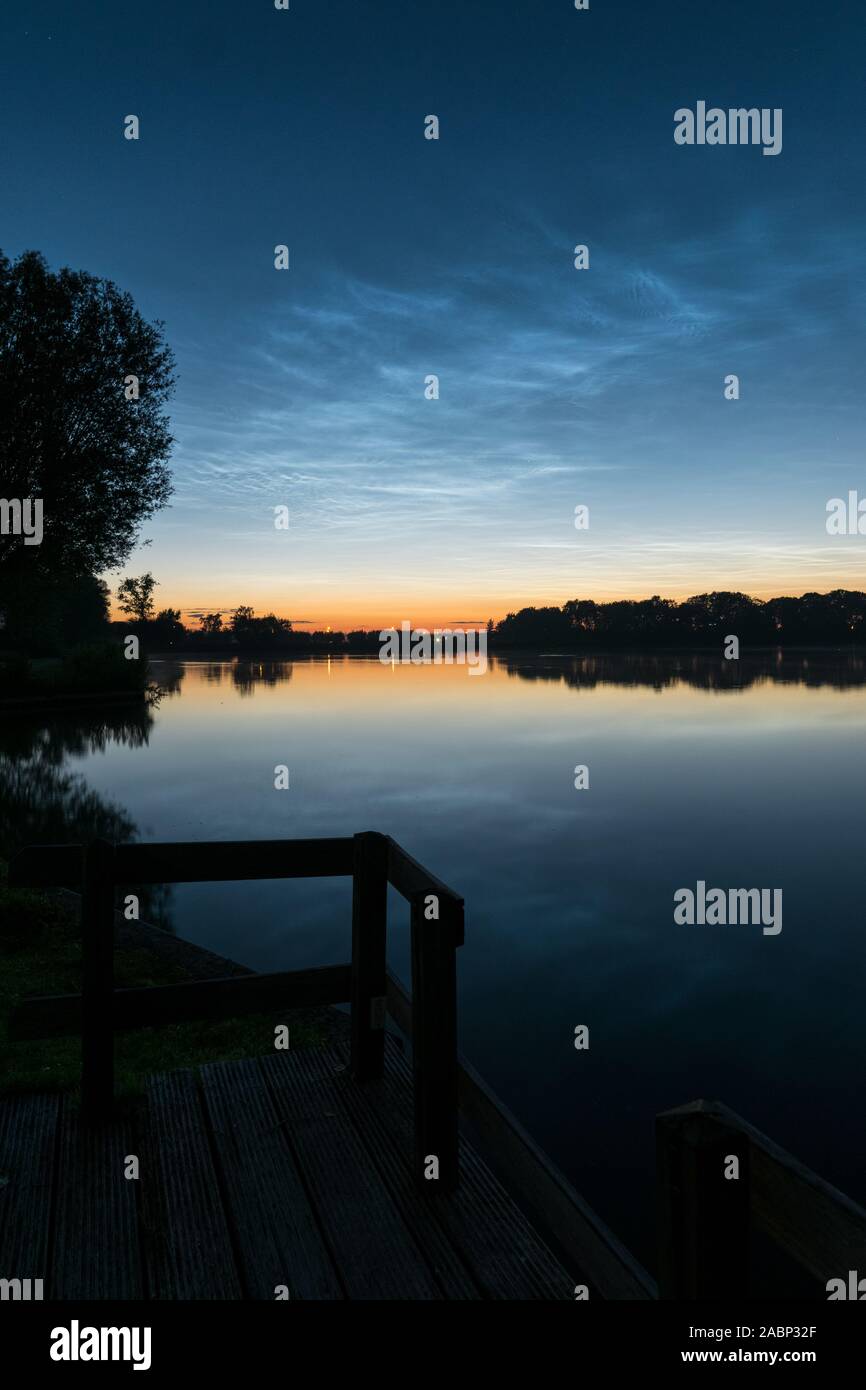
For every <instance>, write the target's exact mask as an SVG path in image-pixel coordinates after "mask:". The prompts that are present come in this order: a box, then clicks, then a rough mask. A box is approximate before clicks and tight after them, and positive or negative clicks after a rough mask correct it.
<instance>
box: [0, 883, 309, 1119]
mask: <svg viewBox="0 0 866 1390" xmlns="http://www.w3.org/2000/svg"><path fill="white" fill-rule="evenodd" d="M194 978H195V974H194V972H193V971H191V970H189V969H186V968H183V967H181V966H179V965H178V964H177V963H176V962H174V961H169V960H166V959H164V958H163V957H162V956H161V955H160V953H159V952H158V951H154V950H149V949H134V948H124V947H122V946H121V947H119V948H118V949H117V950H116V952H115V983H116V985H117V987H118V988H119V989H120V988H124V987H132V986H136V985H137V986H145V985H163V984H177V983H180V982H181V981H183V980H189V979H194ZM80 988H81V940H80V936H79V932H78V924H77V921H76V916H75V914H74V913H72V912H70V911H69V908H68V907H67V905H66V904H64V903H62V902H60V901H59V900H57V899H55V898H53V897H52V896H50V895H48V894H44V893H36V892H30V891H20V890H17V889H14V890H13V889H10V888H9V886H8V881H7V866H6V864H5V862H3V861H2V860H0V1093H5V1094H9V1093H12V1092H21V1091H44V1090H52V1091H56V1090H62V1091H67V1092H69V1093H71V1094H72V1095H73V1096H76V1097H77V1095H78V1090H79V1081H80V1076H81V1045H80V1040H79V1039H78V1038H57V1039H52V1040H50V1041H45V1042H25V1043H14V1044H13V1043H10V1042H9V1040H8V1029H9V1023H10V1020H11V1017H12V1014H13V1012H14V1010H15V1009H16V1007H17V1006H18V1004H19V1003H20V1002H21V1001H22V1000H23V999H25V998H26V997H27V996H28V995H33V994H76V993H78V992H79V990H80ZM330 1012H331V1011H325V1010H316V1009H310V1010H285V1011H283V1013H282V1014H280V1015H279V1016H275V1015H273V1014H255V1015H251V1016H249V1017H246V1018H241V1019H226V1020H224V1021H222V1022H220V1023H217V1024H214V1023H185V1024H174V1025H166V1026H165V1027H161V1028H143V1029H138V1030H136V1031H135V1032H130V1033H118V1034H116V1035H115V1087H116V1092H117V1094H118V1096H121V1097H123V1096H126V1097H133V1096H137V1095H139V1094H140V1093H141V1089H142V1081H143V1078H144V1077H145V1076H146V1075H147V1073H148V1072H153V1071H167V1070H170V1069H171V1068H173V1067H195V1066H199V1065H202V1064H203V1063H205V1062H213V1061H217V1060H234V1059H236V1058H241V1057H255V1056H261V1055H262V1054H265V1053H267V1052H269V1051H271V1049H272V1048H273V1045H274V1026H275V1024H276V1023H284V1024H287V1025H288V1027H289V1030H290V1041H291V1046H292V1047H302V1046H321V1045H322V1044H323V1043H324V1042H326V1041H327V1039H328V1034H329V1019H328V1014H329V1013H330Z"/></svg>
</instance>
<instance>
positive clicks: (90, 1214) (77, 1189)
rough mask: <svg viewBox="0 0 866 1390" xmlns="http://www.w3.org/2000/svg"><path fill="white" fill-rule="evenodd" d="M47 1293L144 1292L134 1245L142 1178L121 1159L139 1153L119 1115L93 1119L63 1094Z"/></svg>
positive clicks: (128, 1295)
mask: <svg viewBox="0 0 866 1390" xmlns="http://www.w3.org/2000/svg"><path fill="white" fill-rule="evenodd" d="M59 1136H60V1154H59V1159H60V1161H59V1167H58V1175H57V1193H56V1197H55V1206H56V1220H55V1237H54V1256H53V1259H52V1262H51V1263H52V1279H51V1297H52V1298H64V1299H78V1298H88V1299H90V1298H107V1299H110V1298H118V1299H129V1298H142V1297H143V1295H144V1281H143V1278H142V1255H141V1250H140V1248H139V1230H138V1203H137V1198H138V1188H139V1185H140V1179H138V1180H136V1179H128V1178H126V1177H124V1166H125V1165H124V1160H125V1159H126V1158H127V1156H128V1155H131V1154H135V1155H136V1156H138V1157H139V1158H140V1154H139V1152H138V1147H139V1146H138V1144H137V1141H136V1140H135V1139H133V1132H132V1128H131V1126H130V1125H129V1124H127V1123H125V1122H123V1121H113V1122H111V1123H109V1124H100V1125H99V1126H96V1127H94V1126H91V1125H87V1124H85V1123H84V1121H83V1120H82V1117H81V1114H80V1112H78V1111H76V1110H73V1108H72V1106H71V1105H70V1103H69V1101H64V1103H63V1106H62V1108H61V1111H60V1128H59Z"/></svg>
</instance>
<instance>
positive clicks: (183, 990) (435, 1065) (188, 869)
mask: <svg viewBox="0 0 866 1390" xmlns="http://www.w3.org/2000/svg"><path fill="white" fill-rule="evenodd" d="M342 876H347V877H351V878H352V880H353V893H352V960H351V963H350V964H349V965H345V966H334V967H328V968H324V969H322V970H306V971H289V972H281V973H279V974H273V975H268V974H250V975H244V976H237V977H232V978H231V979H230V980H206V981H196V982H192V983H190V984H188V985H182V986H178V985H175V986H170V985H165V986H157V987H155V988H151V989H146V990H135V991H129V992H126V1001H127V1003H128V1004H129V1005H130V1006H131V1008H132V1012H133V1016H134V1017H135V1018H136V1019H137V1022H136V1023H135V1024H134V1025H133V1026H137V1027H145V1026H147V1023H148V1016H149V1014H150V1013H151V1012H152V1013H153V1014H155V1015H156V1016H155V1017H153V1018H152V1022H154V1023H157V1022H160V1021H167V1019H168V1018H169V1017H170V1018H171V1019H172V1021H177V1020H178V1019H179V1017H180V1016H183V1015H185V1016H186V1017H213V1016H214V1010H215V1009H218V1007H219V1003H220V1001H225V1002H226V1006H227V1007H234V1008H236V1009H237V1010H238V1011H239V1012H250V1011H252V1010H253V1007H254V1001H259V1002H261V1001H262V1000H268V1001H270V1002H271V1003H272V1004H273V1003H275V1002H276V997H277V996H279V995H280V994H284V995H285V997H286V998H291V1000H292V1003H293V1004H294V1005H297V1004H300V1003H303V1002H308V1003H316V1004H323V1003H331V1004H338V1003H345V1002H346V999H345V998H344V997H342V996H343V995H345V993H346V991H347V987H348V995H349V1002H350V1003H351V1025H352V1048H351V1056H352V1061H351V1066H352V1073H353V1075H354V1076H355V1077H356V1078H357V1079H358V1080H359V1081H365V1080H369V1079H373V1078H375V1077H378V1076H381V1075H382V1071H383V1067H384V1025H385V1012H386V1010H387V988H386V968H387V967H386V932H387V889H388V884H389V883H391V885H392V886H393V887H394V888H395V889H396V890H397V891H398V892H399V893H401V894H402V895H403V897H405V898H406V899H407V900H408V901H409V903H410V904H411V908H412V952H411V954H412V991H413V1000H414V1002H415V1005H416V1008H415V1011H414V1014H413V1029H412V1054H413V1068H414V1073H415V1086H414V1091H415V1097H414V1099H415V1176H416V1180H417V1181H418V1183H419V1185H420V1186H421V1187H422V1189H423V1190H424V1191H427V1192H432V1191H448V1190H452V1189H453V1188H454V1187H455V1186H456V1184H457V1175H458V1139H457V990H456V960H455V951H456V948H457V947H458V946H460V945H462V944H463V939H464V934H463V906H464V905H463V899H462V898H461V897H459V896H458V894H456V893H454V892H453V891H452V890H451V889H450V888H448V887H447V885H446V884H444V883H442V881H441V880H440V879H438V878H436V876H435V875H434V874H431V873H430V872H429V871H428V870H427V869H425V868H424V867H423V865H421V864H419V863H418V861H417V860H416V859H413V858H412V856H411V855H410V854H407V853H406V851H405V850H404V849H403V848H402V847H401V846H400V845H398V844H397V842H396V841H395V840H393V839H392V838H391V837H390V836H387V835H382V834H380V833H379V832H378V831H364V832H362V833H360V834H357V835H354V836H342V837H335V838H329V839H308V840H234V841H212V840H211V841H190V842H178V841H169V842H163V843H155V844H139V843H134V844H121V845H112V844H109V843H108V842H107V841H105V840H94V841H93V842H91V843H90V844H89V845H87V846H84V845H29V846H27V847H25V848H24V849H22V850H21V851H20V852H19V853H18V854H17V855H16V856H15V858H14V859H13V861H12V863H11V865H10V870H9V880H10V884H11V885H12V886H15V887H24V886H38V887H62V886H69V885H70V884H72V883H77V884H79V885H81V887H82V956H83V967H84V968H83V984H82V991H81V995H80V996H76V995H71V996H64V997H62V998H58V999H56V1000H50V999H43V1000H39V1001H37V1000H34V1001H31V1016H30V1030H29V1032H28V1031H27V1030H26V1029H25V1030H24V1031H25V1033H26V1035H27V1036H29V1037H31V1038H32V1037H36V1036H43V1033H39V1032H37V1031H36V1030H37V1029H38V1028H39V1027H42V1028H43V1030H44V1029H46V1028H47V1029H48V1030H49V1031H53V1032H54V1035H57V1032H58V1031H61V1030H62V1031H69V1025H70V1023H73V1024H74V1023H76V1022H78V1021H79V1020H80V1027H81V1035H82V1097H83V1100H84V1103H85V1109H86V1111H87V1113H88V1114H90V1115H91V1116H93V1117H94V1118H98V1117H99V1116H101V1115H102V1114H104V1113H105V1112H106V1110H107V1109H108V1108H109V1107H110V1105H111V1102H112V1099H113V1089H114V1031H115V1028H117V1027H118V1024H119V1022H121V1021H122V1020H120V1018H119V1005H120V1003H121V1002H122V1000H121V999H119V998H118V996H119V995H122V994H123V993H124V992H122V991H115V989H114V973H113V969H114V967H113V952H114V913H115V907H114V893H115V889H116V888H117V886H118V885H120V884H126V885H138V884H142V885H144V884H153V883H195V882H208V881H210V882H226V881H232V880H236V881H244V880H254V879H268V878H323V877H342ZM331 991H336V992H338V993H339V994H340V996H341V997H336V998H335V997H331ZM314 996H315V997H314ZM34 1006H35V1007H34ZM24 1007H25V1008H26V1007H27V1006H26V1005H25V1006H24ZM52 1014H56V1016H57V1018H58V1020H59V1024H60V1027H59V1028H56V1027H55V1028H54V1029H52V1028H51V1018H52ZM160 1014H162V1015H163V1017H162V1019H161V1018H160ZM19 1036H21V1034H19ZM432 1157H435V1158H436V1160H437V1164H438V1175H437V1176H438V1181H437V1182H435V1183H431V1182H430V1181H428V1180H427V1179H428V1178H429V1177H430V1159H431V1158H432Z"/></svg>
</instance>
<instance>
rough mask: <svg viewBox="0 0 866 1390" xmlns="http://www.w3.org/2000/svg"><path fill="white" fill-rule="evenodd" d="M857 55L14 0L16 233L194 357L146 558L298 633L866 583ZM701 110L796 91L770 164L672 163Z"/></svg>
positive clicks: (762, 24) (602, 20)
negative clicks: (845, 525) (281, 524)
mask: <svg viewBox="0 0 866 1390" xmlns="http://www.w3.org/2000/svg"><path fill="white" fill-rule="evenodd" d="M12 8H13V7H10V9H12ZM864 39H866V24H864V21H863V17H862V11H861V9H860V8H859V7H858V6H857V5H856V4H854V3H850V4H839V5H834V6H832V7H823V6H819V5H815V4H808V3H803V2H802V0H797V2H796V3H789V4H784V3H781V0H762V2H761V3H759V4H758V3H755V0H752V3H741V2H740V0H733V2H732V3H727V4H725V5H720V4H710V3H703V2H702V0H693V3H692V4H691V5H689V6H685V7H684V6H675V5H670V4H662V3H658V0H654V3H646V4H638V3H636V0H628V2H626V3H615V0H591V8H590V10H589V12H578V11H576V10H575V9H574V7H573V3H571V0H531V2H530V0H526V3H518V0H502V3H496V0H472V2H471V3H469V0H463V3H455V0H443V2H442V3H431V4H428V5H422V4H414V3H408V0H402V3H396V0H375V3H374V2H373V0H370V2H369V3H359V2H358V0H291V9H290V10H289V11H288V12H282V11H276V10H275V9H274V7H273V4H272V3H271V0H242V2H241V0H232V3H228V0H214V2H213V3H204V0H184V3H183V4H182V5H181V4H177V3H163V0H159V3H148V2H147V0H143V3H140V4H138V5H136V6H133V7H123V6H118V5H116V4H109V3H87V0H84V3H81V4H77V5H75V6H71V5H69V4H68V3H52V2H51V0H49V3H43V4H38V5H37V4H27V3H24V4H19V5H16V6H15V7H14V13H7V14H5V15H4V17H3V19H2V21H0V54H2V56H0V108H2V109H0V120H2V130H3V136H2V144H0V189H2V195H0V197H2V204H0V246H2V248H3V250H4V251H5V252H6V253H7V254H17V253H18V252H20V251H22V250H24V249H25V248H30V247H35V248H37V249H39V250H41V251H42V252H43V253H44V254H45V255H46V257H47V259H48V260H49V262H50V263H51V264H52V265H60V264H69V265H72V266H75V267H80V268H84V269H87V270H89V271H91V272H93V273H95V274H98V275H104V276H107V277H109V278H111V279H113V280H115V281H116V282H117V283H118V284H119V285H121V286H123V287H124V288H126V289H129V290H130V291H131V292H132V294H133V296H134V297H135V299H136V302H137V303H138V305H139V307H140V309H141V310H142V312H143V313H144V314H145V315H146V316H147V317H148V318H160V319H163V320H164V321H165V324H166V333H167V337H168V339H169V341H170V343H171V344H172V346H173V348H174V351H175V354H176V357H177V361H178V371H179V383H178V390H177V394H176V397H175V400H174V403H173V408H172V420H173V426H174V433H175V435H176V440H177V443H176V446H175V452H174V456H173V467H174V475H175V487H176V492H175V497H174V499H173V504H172V506H171V508H170V509H169V510H167V511H165V512H163V513H162V514H161V515H160V516H159V517H158V518H157V519H155V520H154V521H153V522H152V523H151V524H150V525H149V527H148V528H147V530H146V532H145V535H146V536H147V537H150V538H151V544H150V545H149V546H148V547H147V548H145V549H142V550H141V551H140V552H138V553H137V554H136V555H135V556H133V557H132V558H131V560H130V562H129V564H128V565H127V567H126V572H127V573H136V572H139V571H140V570H142V569H144V568H151V569H153V571H154V572H155V574H156V575H157V578H158V579H159V580H160V589H159V590H158V599H159V601H160V603H171V604H173V605H177V606H180V607H182V608H183V609H184V610H188V609H192V608H199V607H205V608H218V607H222V608H228V607H231V606H233V605H235V604H238V603H251V604H253V606H254V607H256V608H257V609H259V610H262V609H265V608H270V607H274V608H275V609H276V610H277V611H278V612H280V613H282V614H283V615H285V616H290V617H294V618H295V619H296V620H301V619H309V620H311V621H312V622H314V623H315V624H316V625H324V624H326V623H332V624H334V625H344V624H348V623H352V624H354V623H364V624H367V625H370V626H375V625H379V624H380V623H390V622H392V621H394V622H399V621H401V620H403V619H410V620H412V621H416V622H436V621H446V620H449V619H454V618H457V617H464V616H469V617H473V618H475V617H482V618H483V617H486V616H487V615H488V614H494V615H496V616H498V615H500V614H502V613H504V612H505V611H506V610H507V609H511V608H515V607H518V606H521V605H522V604H524V603H530V602H533V603H543V602H562V601H563V600H564V599H566V598H570V597H576V596H587V597H596V598H610V597H615V596H639V595H642V594H649V593H661V594H666V595H671V596H681V595H685V594H688V593H693V592H699V591H701V590H704V589H707V588H742V589H747V590H749V591H750V592H753V593H758V594H765V595H768V594H770V593H776V592H780V593H781V592H788V593H799V592H802V591H803V590H805V589H808V588H818V589H825V588H831V587H834V586H836V585H837V584H844V585H846V586H847V587H866V538H864V537H857V536H853V537H842V538H837V537H833V538H831V537H829V536H828V535H827V534H826V530H825V506H826V502H827V500H828V499H829V498H830V497H833V496H844V495H846V494H847V492H848V490H849V489H850V488H859V489H860V494H861V495H866V470H864V466H863V457H864V454H863V444H864V439H863V434H864V431H863V423H864V410H863V400H864V319H866V290H864V278H863V272H862V267H861V262H862V247H863V225H864V210H866V209H864V158H863V148H862V134H863V131H864V125H866V123H864V120H863V112H862V105H861V101H862V98H861V89H862V76H861V74H862V71H863V68H864V58H866V42H864ZM698 100H706V101H707V102H708V104H709V105H718V106H720V107H723V108H727V107H736V106H748V107H751V106H757V107H771V108H775V107H781V108H782V110H783V113H784V117H783V132H784V138H783V149H782V153H781V154H780V155H779V156H777V157H775V158H767V157H763V156H762V154H761V150H760V148H757V147H717V148H710V147H691V148H689V147H681V146H677V145H676V144H675V143H674V140H673V129H674V120H673V113H674V111H675V110H676V109H677V108H679V107H683V106H690V107H694V106H695V104H696V103H697V101H698ZM130 113H135V114H137V115H138V116H139V118H140V122H141V138H140V139H139V140H138V141H137V142H134V141H127V140H124V138H123V119H124V117H125V116H126V115H128V114H130ZM431 113H435V114H436V115H437V116H438V117H439V120H440V139H439V140H438V141H428V140H425V139H424V135H423V132H424V118H425V116H427V115H428V114H431ZM279 243H285V244H287V245H288V246H289V248H290V255H291V268H290V270H289V271H287V272H278V271H276V270H275V269H274V265H273V259H274V246H275V245H277V244H279ZM577 243H585V244H587V245H588V246H589V248H590V269H589V270H588V271H580V272H579V271H576V270H575V269H574V266H573V251H572V248H573V247H574V246H575V244H577ZM431 373H435V374H437V375H438V376H439V378H440V399H439V400H438V401H428V400H425V399H424V379H425V377H426V376H427V375H429V374H431ZM728 373H736V374H737V375H738V376H739V377H740V383H741V384H740V391H741V397H740V399H739V400H738V401H736V402H731V401H725V399H724V397H723V385H724V378H725V376H726V375H727V374H728ZM579 503H583V504H586V505H588V506H589V507H590V529H589V531H587V532H581V533H578V532H576V531H575V529H574V525H573V513H574V507H575V505H577V504H579ZM281 504H285V505H287V506H288V507H289V509H290V515H291V522H290V527H289V531H288V532H277V531H275V530H274V526H273V508H274V507H275V506H277V505H281ZM111 578H112V582H116V577H114V576H112V577H111ZM458 609H459V610H460V612H458V611H457V610H458Z"/></svg>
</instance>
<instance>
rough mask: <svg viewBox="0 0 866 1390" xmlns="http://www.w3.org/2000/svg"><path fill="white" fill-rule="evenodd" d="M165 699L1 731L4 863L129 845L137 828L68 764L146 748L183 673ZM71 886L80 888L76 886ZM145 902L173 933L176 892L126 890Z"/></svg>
mask: <svg viewBox="0 0 866 1390" xmlns="http://www.w3.org/2000/svg"><path fill="white" fill-rule="evenodd" d="M162 674H164V676H165V681H164V683H163V682H161V691H160V696H159V697H157V699H156V700H155V701H151V702H150V703H149V704H142V705H136V706H134V707H133V706H128V705H122V706H121V705H118V706H113V707H112V706H103V707H102V708H100V709H94V708H89V709H88V708H79V709H74V710H70V709H66V710H63V711H60V710H57V711H55V712H52V713H50V714H44V713H40V714H32V715H28V714H24V713H21V712H20V711H18V710H16V712H15V714H14V715H13V716H11V717H6V718H5V719H4V720H3V723H2V724H0V856H2V857H3V858H4V859H7V860H8V859H10V858H11V857H12V856H13V855H14V854H15V853H17V851H18V850H19V849H21V848H22V847H23V846H24V845H28V844H77V843H86V842H87V841H88V840H92V839H97V838H99V839H105V840H110V841H112V842H114V843H129V842H130V841H133V840H135V839H137V838H138V829H137V826H136V824H135V821H134V820H133V819H132V818H131V817H130V816H129V815H128V814H127V812H126V811H125V810H124V808H123V807H122V806H120V805H119V804H118V803H117V802H115V801H114V800H110V799H108V798H107V797H104V796H101V795H99V794H98V793H97V792H95V791H94V790H93V789H92V788H91V787H89V786H88V784H87V780H86V778H85V777H83V776H82V774H81V773H79V772H76V771H73V770H72V769H71V768H70V767H69V759H71V758H82V757H86V756H92V755H94V754H101V753H105V752H106V751H107V750H108V749H109V748H110V747H112V746H122V747H126V748H134V749H141V748H146V747H147V744H148V742H149V740H150V736H151V732H152V730H153V726H154V710H155V709H157V708H158V707H159V705H160V703H161V698H162V697H166V696H170V695H171V694H176V693H177V692H178V691H179V690H180V684H181V681H182V679H183V670H182V669H181V668H178V670H177V671H174V672H172V671H171V670H170V669H168V668H167V669H166V671H165V672H164V673H161V675H162ZM70 887H73V888H77V887H78V885H77V884H71V885H70ZM126 891H127V892H133V893H136V894H137V896H138V898H139V903H140V911H141V916H142V917H143V918H144V919H145V920H147V921H151V922H154V923H155V924H156V925H158V926H161V927H163V928H164V929H166V930H170V929H172V921H171V896H172V890H171V886H170V885H162V884H154V885H136V884H129V885H127V886H126Z"/></svg>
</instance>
